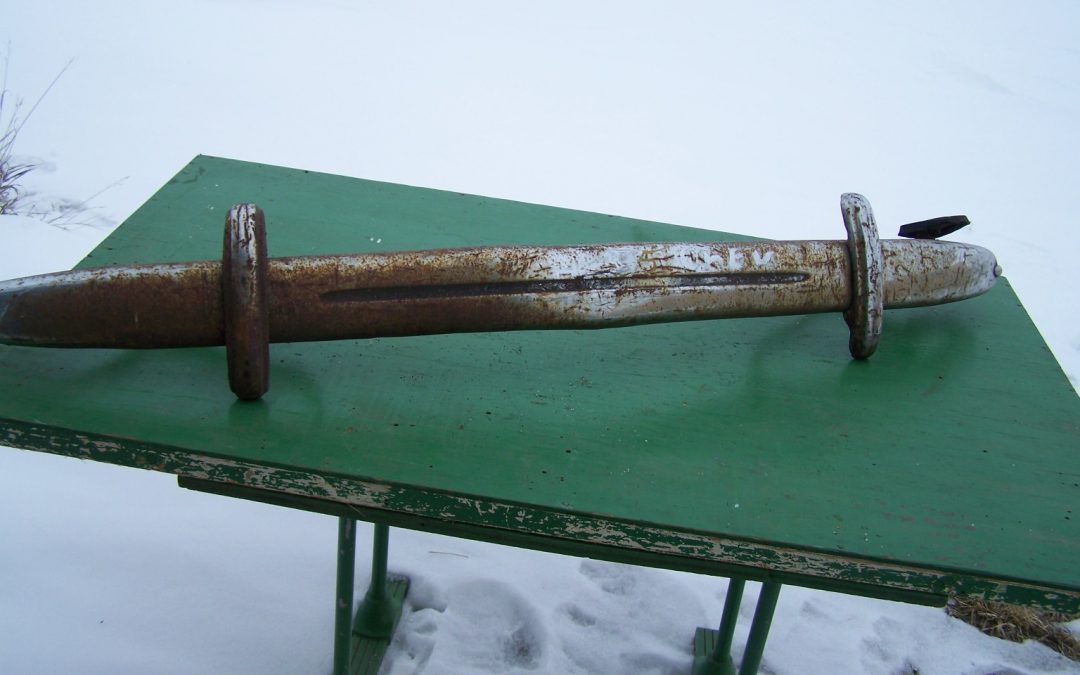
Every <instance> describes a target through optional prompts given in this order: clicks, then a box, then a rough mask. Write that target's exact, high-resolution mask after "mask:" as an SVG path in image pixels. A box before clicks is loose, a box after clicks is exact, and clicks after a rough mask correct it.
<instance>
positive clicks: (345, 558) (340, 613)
mask: <svg viewBox="0 0 1080 675" xmlns="http://www.w3.org/2000/svg"><path fill="white" fill-rule="evenodd" d="M355 566H356V521H355V520H353V519H352V518H340V517H339V518H338V551H337V605H336V607H335V611H334V675H348V672H349V656H350V652H351V650H352V605H353V573H354V570H355Z"/></svg>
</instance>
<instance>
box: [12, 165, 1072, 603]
mask: <svg viewBox="0 0 1080 675" xmlns="http://www.w3.org/2000/svg"><path fill="white" fill-rule="evenodd" d="M240 201H254V202H256V203H258V204H260V205H261V206H262V207H263V209H264V210H265V211H266V214H267V221H268V237H269V248H270V254H271V255H277V256H281V255H307V254H320V253H341V252H350V251H375V250H397V249H416V248H433V247H446V246H467V245H477V244H518V243H520V244H565V243H596V242H613V241H649V240H683V241H708V240H716V239H727V238H732V236H731V235H725V234H723V233H719V232H711V231H704V230H696V229H690V228H683V227H677V226H673V225H665V224H660V223H652V222H645V221H640V220H633V219H628V218H619V217H612V216H606V215H600V214H591V213H582V212H577V211H569V210H565V209H557V208H552V207H546V206H536V205H528V204H521V203H515V202H508V201H501V200H497V199H489V198H485V197H477V196H474V195H464V194H457V193H448V192H440V191H435V190H427V189H419V188H413V187H406V186H400V185H391V184H385V183H377V182H370V181H363V180H357V179H351V178H343V177H338V176H330V175H325V174H317V173H311V172H307V171H300V170H292V169H284V168H279V167H271V166H265V165H258V164H251V163H244V162H237V161H231V160H225V159H219V158H212V157H198V158H196V159H195V160H194V161H193V162H192V163H191V164H190V165H189V166H187V167H186V168H184V169H183V170H182V171H181V172H180V173H179V174H178V175H177V176H176V177H175V178H174V179H173V180H172V181H170V182H169V183H168V184H167V185H165V186H164V187H163V188H162V189H161V190H160V191H159V192H158V193H156V194H155V195H154V196H153V197H151V198H150V200H149V201H148V202H147V203H146V204H145V205H144V206H143V207H142V208H140V209H139V210H138V211H137V212H136V213H134V214H133V215H132V216H131V217H130V218H129V219H128V220H127V221H126V222H125V223H124V224H123V225H122V226H121V227H119V228H118V229H117V230H116V232H115V233H114V234H113V235H111V236H110V237H109V238H108V239H107V240H106V241H105V242H103V243H102V244H101V246H99V247H98V248H97V249H96V250H95V251H94V252H93V253H92V254H91V255H90V256H89V257H88V258H87V259H86V260H85V261H84V263H83V265H84V266H95V265H105V264H112V263H135V262H154V261H182V260H194V259H206V258H218V257H220V255H221V238H222V226H223V222H224V217H225V212H226V210H227V209H228V207H229V206H230V205H231V204H233V203H234V202H240ZM837 222H838V229H839V222H840V221H839V214H838V216H837ZM271 359H272V372H271V389H270V392H269V393H268V394H267V395H266V397H265V398H264V399H263V400H262V401H261V402H257V403H242V402H238V401H236V400H235V399H234V398H233V396H232V394H231V393H230V391H229V389H228V386H227V383H226V370H225V354H224V350H223V349H219V348H208V349H177V350H159V351H110V350H38V349H31V348H19V347H0V392H2V395H0V443H4V444H7V445H11V446H16V447H22V448H28V449H32V450H40V451H45V452H52V453H58V454H64V455H71V456H74V457H81V458H89V459H94V460H98V461H105V462H113V463H117V464H123V465H129V466H136V467H142V468H146V469H153V470H158V471H166V472H171V473H175V474H178V475H180V476H187V477H191V478H194V479H204V480H210V481H215V482H222V483H230V484H234V485H237V486H247V487H250V488H257V489H260V490H270V491H272V492H274V493H278V494H287V495H297V496H300V497H313V498H318V499H323V500H330V501H332V502H335V503H337V504H350V505H354V506H356V507H358V508H359V509H361V510H363V512H365V513H369V514H370V513H374V514H376V515H379V514H382V515H384V516H385V518H384V519H385V520H388V521H391V520H392V521H393V522H394V523H395V524H397V525H402V526H416V527H422V526H428V527H430V528H431V529H439V530H440V531H445V532H450V533H455V532H461V533H462V534H463V535H464V536H473V537H477V538H485V539H492V540H497V541H510V542H512V543H513V542H515V541H520V543H522V545H530V546H534V547H538V548H548V549H550V550H558V551H562V552H567V553H575V552H576V553H579V554H590V552H595V551H598V550H603V551H608V552H610V553H611V555H609V556H607V557H613V558H619V559H624V560H629V561H637V562H641V563H642V564H652V565H661V566H666V567H673V568H679V569H694V570H697V571H702V572H708V573H715V574H739V575H742V576H745V577H747V578H751V579H763V578H772V579H776V580H780V581H784V582H787V583H798V584H802V585H807V586H815V587H822V588H830V589H837V590H843V591H846V592H851V593H861V594H866V595H875V596H881V597H891V598H900V599H907V600H919V599H922V600H925V601H941V599H942V598H943V597H944V596H945V595H947V594H959V595H969V596H982V597H987V598H993V599H997V600H1006V601H1012V602H1020V603H1024V604H1031V605H1038V606H1045V607H1053V608H1057V609H1063V610H1068V611H1076V610H1080V568H1078V567H1077V565H1076V564H1075V561H1076V560H1077V559H1078V558H1080V527H1078V519H1077V517H1076V516H1077V514H1076V513H1074V511H1077V509H1076V507H1077V505H1078V504H1080V453H1078V452H1077V448H1080V400H1078V399H1077V397H1076V395H1075V394H1074V393H1073V391H1072V389H1071V388H1070V386H1069V384H1068V382H1067V381H1066V378H1065V377H1064V375H1063V374H1062V373H1061V371H1060V369H1059V368H1058V366H1057V364H1056V362H1055V361H1054V359H1053V357H1052V356H1051V354H1050V353H1049V351H1048V350H1047V348H1046V346H1045V345H1044V343H1043V342H1042V340H1041V338H1040V337H1039V334H1038V331H1037V330H1036V329H1035V327H1034V326H1033V325H1032V323H1031V321H1030V320H1029V318H1028V317H1027V315H1026V313H1025V312H1024V310H1023V307H1022V306H1021V305H1020V303H1019V302H1018V300H1017V298H1016V296H1015V295H1014V294H1013V292H1012V290H1011V289H1010V287H1009V284H1008V282H1007V280H1004V279H1002V280H1001V281H999V283H998V285H997V287H996V288H995V289H994V290H993V291H992V292H991V293H989V294H988V295H986V296H983V297H981V298H978V299H975V300H971V301H967V302H963V303H957V304H953V305H947V306H941V307H936V308H926V309H910V310H898V311H892V312H889V313H888V314H887V316H886V318H885V328H884V337H883V340H882V345H881V348H880V349H879V350H878V353H877V354H876V355H875V356H874V357H873V358H872V359H870V360H869V361H868V362H853V361H852V360H850V358H849V356H848V353H847V329H846V326H845V325H844V322H843V319H842V318H841V317H840V316H839V315H817V316H808V317H777V318H767V319H746V320H728V321H713V322H699V323H683V324H666V325H653V326H641V327H633V328H621V329H613V330H606V331H566V332H517V333H498V334H471V335H454V336H433V337H415V338H395V339H376V340H367V341H341V342H326V343H305V344H282V345H273V346H272V347H271ZM425 524H426V525H425ZM433 524H434V526H433Z"/></svg>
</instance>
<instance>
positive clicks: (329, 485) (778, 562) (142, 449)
mask: <svg viewBox="0 0 1080 675" xmlns="http://www.w3.org/2000/svg"><path fill="white" fill-rule="evenodd" d="M0 430H2V435H0V444H5V445H11V446H13V447H20V448H25V449H31V450H38V451H43V452H50V453H54V454H60V455H69V456H73V457H78V458H80V459H89V460H94V461H99V462H108V463H112V464H119V465H122V466H136V467H139V468H144V469H149V470H154V471H162V472H166V473H173V474H176V475H178V476H184V477H190V478H197V479H202V480H209V481H214V482H217V483H226V484H235V485H243V486H248V487H254V488H259V489H264V490H270V491H275V492H282V493H288V494H295V495H302V496H308V497H317V498H321V499H327V500H331V501H335V502H340V503H343V504H352V505H355V506H357V507H362V508H367V509H378V510H385V511H388V512H391V513H395V514H399V515H403V516H407V517H415V518H418V519H420V518H425V519H435V520H439V521H442V522H447V523H458V524H462V525H472V526H478V527H480V528H482V529H485V530H492V531H493V534H492V538H493V539H497V535H496V532H497V531H499V530H506V531H510V532H520V533H527V534H531V535H537V536H540V537H546V538H552V539H559V540H566V541H570V542H573V541H580V542H581V543H583V544H589V545H601V546H611V547H615V548H618V549H625V550H631V551H640V552H643V553H650V554H657V555H659V556H670V557H672V558H691V559H693V560H695V561H697V562H704V563H709V562H712V563H716V564H717V565H718V566H719V568H718V570H717V571H716V572H715V573H717V574H731V573H732V571H731V570H732V566H734V567H735V568H739V573H740V574H742V575H744V576H747V577H749V578H772V577H774V576H775V575H776V574H779V575H781V577H782V578H785V579H789V580H791V581H794V582H795V583H800V582H801V583H802V584H804V585H808V586H811V587H824V588H830V587H834V588H838V589H841V590H848V591H849V592H850V591H851V590H852V589H858V591H859V592H860V593H862V594H866V595H879V596H882V597H890V591H898V592H913V593H919V594H927V593H932V594H937V595H941V596H942V597H945V596H950V595H962V596H965V597H977V598H983V599H987V600H995V601H1001V602H1012V603H1017V604H1022V605H1028V606H1037V607H1042V608H1045V609H1048V610H1055V611H1062V612H1077V611H1080V591H1078V590H1076V589H1061V588H1053V587H1046V586H1040V585H1038V584H1031V583H1025V582H1022V581H1018V580H1014V579H1004V578H993V577H980V576H979V575H977V574H974V575H973V574H970V573H964V574H951V573H949V572H946V571H942V570H934V569H927V568H919V567H915V566H910V565H898V564H895V563H890V562H888V561H884V560H873V559H862V560H860V559H857V558H852V557H851V556H839V555H836V554H830V553H826V552H817V551H813V550H807V549H800V548H795V547H791V546H784V545H782V544H778V543H777V544H768V543H760V542H753V541H746V540H738V539H731V538H725V537H722V536H716V535H709V534H705V533H701V532H694V531H678V530H672V529H667V528H662V527H658V526H655V525H649V524H646V523H637V522H633V521H626V520H621V519H612V518H608V517H603V516H601V515H592V514H584V513H573V512H567V511H560V510H548V509H537V508H535V507H529V506H525V505H521V504H515V503H507V502H498V501H493V500H490V499H486V498H483V497H478V496H474V495H455V494H449V493H440V492H432V491H425V490H417V489H415V488H404V487H397V486H394V485H391V484H386V483H380V482H377V481H370V480H363V479H359V478H355V477H343V476H332V475H318V474H311V473H307V472H303V471H296V470H292V469H288V468H284V467H281V468H279V467H272V466H265V465H258V464H252V463H247V462H241V461H236V460H232V459H226V458H220V457H213V456H210V455H206V454H202V453H194V452H189V451H185V450H182V449H178V448H166V447H160V446H154V445H150V444H143V443H132V442H131V441H130V440H127V439H125V440H122V441H121V440H112V439H108V438H100V437H93V436H88V435H85V434H79V433H71V434H65V435H62V436H58V435H57V434H56V433H55V430H48V429H42V428H35V427H33V426H22V427H21V428H20V427H16V426H7V425H5V426H3V427H0ZM406 524H407V521H406ZM830 581H832V582H835V583H836V584H837V585H835V586H830V584H829V582H830ZM823 582H824V583H823ZM875 587H879V588H876V589H875Z"/></svg>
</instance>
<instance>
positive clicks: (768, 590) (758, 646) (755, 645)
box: [739, 581, 783, 675]
mask: <svg viewBox="0 0 1080 675" xmlns="http://www.w3.org/2000/svg"><path fill="white" fill-rule="evenodd" d="M782 585H783V584H779V583H776V582H775V581H766V582H765V583H763V584H762V585H761V594H760V595H758V601H757V609H756V610H754V621H753V623H751V624H750V637H749V638H747V640H746V651H745V652H743V658H742V665H740V666H739V675H756V673H757V671H758V668H760V667H761V656H762V654H764V652H765V640H766V639H768V637H769V628H770V627H771V626H772V619H773V612H775V611H776V601H777V599H779V597H780V587H781V586H782Z"/></svg>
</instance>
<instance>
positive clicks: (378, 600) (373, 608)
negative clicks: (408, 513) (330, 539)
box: [353, 524, 401, 638]
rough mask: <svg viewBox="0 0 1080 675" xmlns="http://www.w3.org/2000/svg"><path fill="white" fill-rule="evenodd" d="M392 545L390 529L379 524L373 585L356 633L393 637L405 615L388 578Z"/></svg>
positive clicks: (360, 612) (359, 614)
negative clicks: (396, 627) (400, 617)
mask: <svg viewBox="0 0 1080 675" xmlns="http://www.w3.org/2000/svg"><path fill="white" fill-rule="evenodd" d="M389 546H390V527H389V526H388V525H378V524H376V525H375V536H374V541H373V542H372V552H371V583H370V585H368V589H367V593H365V594H364V600H363V601H362V602H361V603H360V608H359V609H358V610H356V621H354V622H353V632H354V633H356V634H357V635H363V636H364V637H370V638H389V637H390V635H392V634H393V632H394V624H395V623H396V622H397V618H398V616H399V615H400V614H401V601H400V600H397V601H395V599H394V598H393V597H392V595H391V593H390V587H389V585H388V584H387V578H386V559H387V555H388V551H389Z"/></svg>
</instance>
